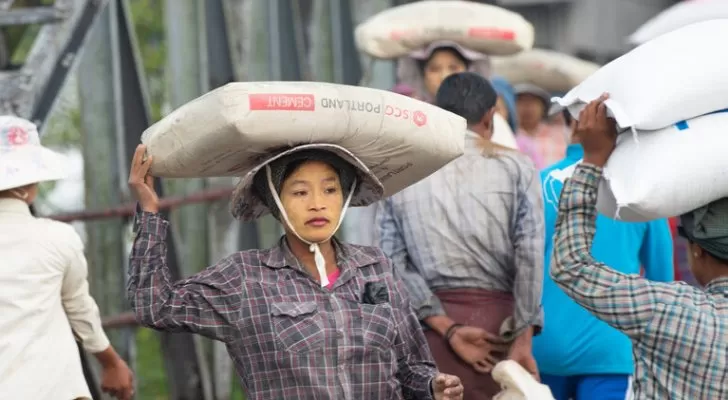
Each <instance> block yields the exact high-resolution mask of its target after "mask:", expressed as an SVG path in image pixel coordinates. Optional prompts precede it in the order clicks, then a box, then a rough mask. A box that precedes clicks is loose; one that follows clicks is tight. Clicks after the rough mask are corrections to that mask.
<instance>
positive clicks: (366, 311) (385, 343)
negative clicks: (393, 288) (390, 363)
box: [359, 303, 397, 352]
mask: <svg viewBox="0 0 728 400" xmlns="http://www.w3.org/2000/svg"><path fill="white" fill-rule="evenodd" d="M359 310H360V312H361V322H362V326H361V327H362V332H363V338H364V346H365V348H370V349H376V350H379V351H383V352H390V351H391V350H392V349H393V346H394V341H395V338H396V336H397V325H396V323H395V322H394V310H393V309H392V306H391V305H390V304H389V303H381V304H360V305H359Z"/></svg>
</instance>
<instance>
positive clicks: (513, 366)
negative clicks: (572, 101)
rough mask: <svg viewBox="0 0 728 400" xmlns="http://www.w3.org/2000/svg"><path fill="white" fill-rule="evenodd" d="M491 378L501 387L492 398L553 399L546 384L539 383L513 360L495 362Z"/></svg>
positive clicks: (514, 399)
mask: <svg viewBox="0 0 728 400" xmlns="http://www.w3.org/2000/svg"><path fill="white" fill-rule="evenodd" d="M493 379H494V380H495V381H496V382H498V383H499V384H500V385H501V387H502V388H503V391H501V392H500V393H498V394H497V395H495V397H493V400H554V396H553V394H551V390H550V389H549V387H548V386H546V385H544V384H542V383H539V382H538V381H537V380H535V379H534V378H533V376H531V374H529V373H528V372H527V371H526V370H525V369H524V368H523V367H522V366H521V365H520V364H518V363H517V362H515V361H513V360H506V361H501V362H499V363H498V364H496V365H495V367H494V368H493Z"/></svg>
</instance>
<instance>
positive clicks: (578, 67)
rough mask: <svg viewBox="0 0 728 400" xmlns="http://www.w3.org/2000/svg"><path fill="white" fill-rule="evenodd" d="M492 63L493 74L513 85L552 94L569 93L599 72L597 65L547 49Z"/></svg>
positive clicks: (534, 50)
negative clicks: (533, 88)
mask: <svg viewBox="0 0 728 400" xmlns="http://www.w3.org/2000/svg"><path fill="white" fill-rule="evenodd" d="M491 62H492V66H493V73H494V74H496V75H500V76H502V77H504V78H506V79H508V81H509V82H510V83H511V84H514V85H517V84H520V83H530V84H533V85H536V86H538V87H540V88H542V89H544V90H547V91H549V92H552V93H565V92H568V91H569V90H571V89H573V88H574V87H575V86H576V85H578V84H580V83H581V82H583V81H584V80H585V79H586V78H588V77H589V76H590V75H591V74H593V73H594V72H596V71H597V70H598V69H599V65H598V64H595V63H592V62H589V61H585V60H582V59H579V58H576V57H573V56H570V55H568V54H563V53H559V52H556V51H551V50H545V49H531V50H526V51H523V52H520V53H518V54H516V55H513V56H506V57H493V58H492V60H491Z"/></svg>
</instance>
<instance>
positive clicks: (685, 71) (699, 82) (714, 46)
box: [554, 20, 728, 130]
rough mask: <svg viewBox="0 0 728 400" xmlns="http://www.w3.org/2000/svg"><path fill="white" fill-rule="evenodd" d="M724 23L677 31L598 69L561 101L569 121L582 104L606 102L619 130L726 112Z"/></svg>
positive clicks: (727, 54) (727, 28)
mask: <svg viewBox="0 0 728 400" xmlns="http://www.w3.org/2000/svg"><path fill="white" fill-rule="evenodd" d="M726 38H728V20H713V21H706V22H701V23H697V24H693V25H689V26H686V27H683V28H681V29H678V30H675V31H672V32H670V33H668V34H665V35H663V36H660V37H658V38H656V39H654V40H652V41H649V42H647V43H645V44H643V45H642V46H640V47H637V48H636V49H634V50H632V51H630V52H629V53H627V54H625V55H623V56H622V57H620V58H618V59H616V60H614V61H612V62H611V63H609V64H607V65H605V66H604V67H602V68H600V69H599V70H598V71H597V72H595V73H594V74H593V75H591V76H590V77H589V78H588V79H586V80H585V81H584V82H582V83H581V84H580V85H579V86H577V87H575V88H574V89H573V90H571V91H570V92H569V93H567V94H566V95H565V96H564V97H563V98H556V99H554V100H555V101H556V102H557V103H558V104H559V105H561V106H563V107H568V108H569V111H570V112H571V114H572V115H574V117H575V118H578V117H579V112H580V111H581V109H583V108H584V106H585V104H586V103H588V102H590V101H592V100H594V99H596V98H598V97H599V96H600V95H601V94H602V93H604V92H608V93H609V94H610V98H609V99H608V100H607V101H606V103H605V104H606V106H607V108H609V112H610V115H612V116H613V117H614V118H615V119H616V121H617V123H618V124H619V126H620V127H621V128H628V127H631V128H634V129H640V130H655V129H662V128H665V127H668V126H670V125H672V124H675V123H677V122H678V121H683V120H686V119H690V118H695V117H697V116H700V115H704V114H707V113H710V112H713V111H716V110H722V109H724V108H726V107H728V68H726V65H728V46H726V43H725V42H726Z"/></svg>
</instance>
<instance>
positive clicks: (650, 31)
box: [629, 0, 728, 45]
mask: <svg viewBox="0 0 728 400" xmlns="http://www.w3.org/2000/svg"><path fill="white" fill-rule="evenodd" d="M718 18H728V1H725V0H692V1H681V2H679V3H677V4H674V5H672V6H671V7H670V8H668V9H666V10H664V11H662V12H661V13H659V14H657V16H655V17H654V18H652V19H650V20H649V21H647V22H645V23H644V24H643V25H642V26H641V27H640V28H639V29H637V31H635V33H633V34H632V35H631V36H630V37H629V42H630V43H631V44H637V45H639V44H642V43H645V42H647V41H648V40H652V39H654V38H656V37H658V36H660V35H664V34H666V33H668V32H672V31H674V30H675V29H678V28H682V27H683V26H686V25H690V24H694V23H696V22H702V21H707V20H711V19H718Z"/></svg>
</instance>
